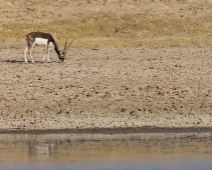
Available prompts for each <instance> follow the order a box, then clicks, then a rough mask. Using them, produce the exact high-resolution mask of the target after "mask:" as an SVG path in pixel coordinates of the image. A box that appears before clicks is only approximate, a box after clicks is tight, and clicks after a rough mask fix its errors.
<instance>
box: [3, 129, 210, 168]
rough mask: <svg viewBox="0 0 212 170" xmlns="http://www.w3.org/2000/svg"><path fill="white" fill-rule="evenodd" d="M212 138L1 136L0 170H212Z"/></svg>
mask: <svg viewBox="0 0 212 170" xmlns="http://www.w3.org/2000/svg"><path fill="white" fill-rule="evenodd" d="M211 139H212V134H211V133H200V134H198V133H196V134H195V133H191V134H184V133H178V134H176V133H167V134H159V133H150V134H113V135H109V134H0V169H4V170H29V169H30V170H58V169H60V170H70V169H73V170H119V169H123V170H128V169H129V170H136V169H139V170H140V169H148V170H149V169H158V170H160V169H167V170H169V169H173V170H175V169H176V170H178V169H191V170H195V169H212V161H211V160H212V142H211Z"/></svg>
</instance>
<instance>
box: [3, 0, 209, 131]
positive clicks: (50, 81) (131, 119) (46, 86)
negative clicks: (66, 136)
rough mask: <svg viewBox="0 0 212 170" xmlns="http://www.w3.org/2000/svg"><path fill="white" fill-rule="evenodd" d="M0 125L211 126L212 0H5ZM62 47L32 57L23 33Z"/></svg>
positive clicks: (76, 127)
mask: <svg viewBox="0 0 212 170" xmlns="http://www.w3.org/2000/svg"><path fill="white" fill-rule="evenodd" d="M0 11H1V13H0V16H1V17H0V18H1V20H0V23H1V27H0V28H1V31H0V42H1V45H0V73H1V74H0V81H1V88H0V91H1V93H0V130H1V131H22V130H25V131H28V130H32V131H34V130H73V131H74V130H88V131H89V130H95V131H98V129H128V128H129V129H142V128H143V129H146V128H147V129H148V131H151V130H152V129H154V128H178V129H179V128H188V129H201V128H209V129H210V128H212V100H211V98H212V92H211V88H212V77H211V74H212V67H211V66H212V53H211V52H212V49H211V45H212V41H211V34H212V29H211V27H212V23H211V19H212V17H211V12H212V2H211V1H209V0H208V1H206V0H205V1H201V2H200V1H198V0H161V1H157V0H151V1H150V0H149V1H148V0H134V1H131V0H105V1H100V0H75V1H74V0H69V1H68V0H57V1H54V0H47V1H40V0H38V1H24V0H8V1H7V0H2V1H1V4H0ZM31 31H43V32H50V33H51V34H52V35H53V36H54V37H55V39H56V40H57V42H58V44H59V46H60V47H63V44H64V42H65V38H70V39H71V38H75V41H74V42H73V44H72V47H71V48H70V50H69V51H68V54H67V56H66V59H65V61H64V62H60V61H59V59H58V57H57V55H56V53H55V52H54V50H53V49H51V51H50V59H51V60H52V62H51V63H47V62H43V61H42V58H43V56H44V52H45V48H44V47H35V48H34V49H33V52H32V55H33V58H34V60H35V64H32V63H31V60H30V57H28V61H29V64H25V63H24V54H23V51H24V48H25V46H26V42H25V38H24V36H25V35H26V34H27V33H29V32H31Z"/></svg>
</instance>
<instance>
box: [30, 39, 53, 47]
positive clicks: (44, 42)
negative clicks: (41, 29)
mask: <svg viewBox="0 0 212 170" xmlns="http://www.w3.org/2000/svg"><path fill="white" fill-rule="evenodd" d="M47 42H48V39H45V38H35V42H34V44H35V45H45V46H47ZM49 46H54V45H53V43H52V42H50V43H49Z"/></svg>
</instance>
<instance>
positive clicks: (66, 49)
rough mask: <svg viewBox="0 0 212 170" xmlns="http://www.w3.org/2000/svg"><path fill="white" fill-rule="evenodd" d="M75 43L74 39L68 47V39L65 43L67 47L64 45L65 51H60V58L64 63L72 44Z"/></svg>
mask: <svg viewBox="0 0 212 170" xmlns="http://www.w3.org/2000/svg"><path fill="white" fill-rule="evenodd" d="M73 41H74V38H73V40H72V41H71V42H70V43H69V45H67V43H68V38H67V39H66V42H65V45H64V49H63V50H60V55H59V58H60V60H61V61H64V60H65V57H66V54H67V51H68V49H69V47H70V46H71V44H72V43H73Z"/></svg>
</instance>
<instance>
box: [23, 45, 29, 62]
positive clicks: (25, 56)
mask: <svg viewBox="0 0 212 170" xmlns="http://www.w3.org/2000/svg"><path fill="white" fill-rule="evenodd" d="M28 48H29V47H28V46H26V48H25V50H24V60H25V63H28V62H27V52H28Z"/></svg>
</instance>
